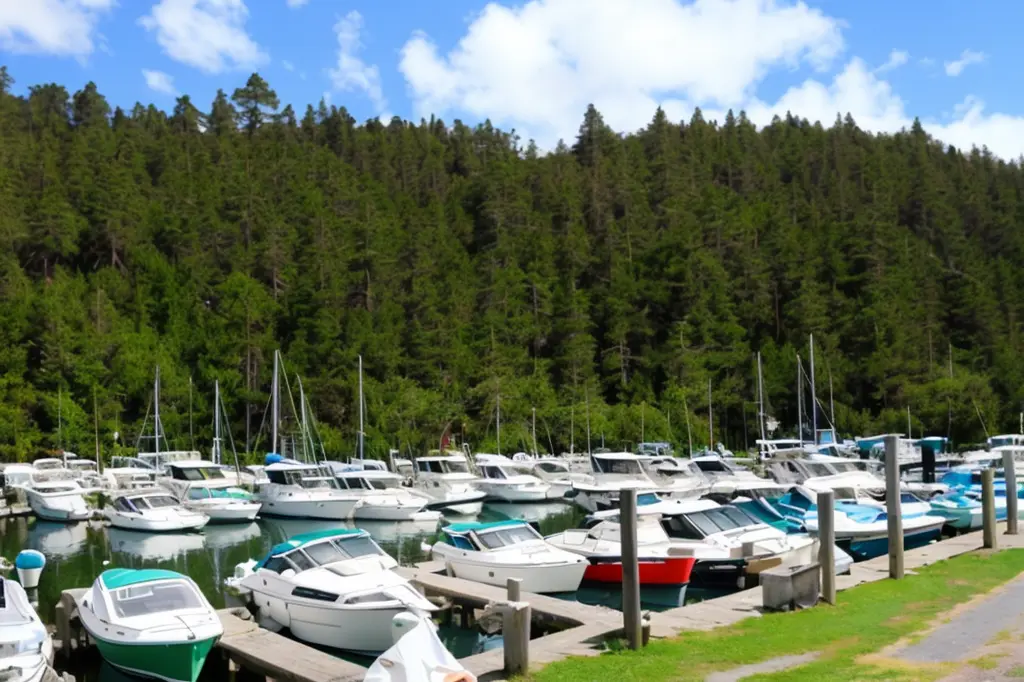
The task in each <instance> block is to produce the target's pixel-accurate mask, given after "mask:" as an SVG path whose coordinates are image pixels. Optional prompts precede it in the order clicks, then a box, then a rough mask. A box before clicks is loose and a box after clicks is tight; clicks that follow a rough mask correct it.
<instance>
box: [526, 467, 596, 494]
mask: <svg viewBox="0 0 1024 682" xmlns="http://www.w3.org/2000/svg"><path fill="white" fill-rule="evenodd" d="M513 461H516V460H515V458H513ZM516 464H519V465H520V466H522V465H523V464H525V465H526V466H528V467H529V471H530V473H532V474H533V475H534V476H536V477H537V478H539V479H540V480H542V481H544V482H545V483H547V484H548V485H549V486H551V487H550V488H549V489H548V499H551V500H560V499H563V498H564V497H565V494H566V493H567V492H569V491H570V490H571V489H572V486H573V484H575V483H593V482H594V477H593V476H591V475H590V474H586V473H582V472H579V471H573V470H572V462H571V461H570V460H569V458H567V457H540V458H536V459H530V460H526V461H520V462H516Z"/></svg>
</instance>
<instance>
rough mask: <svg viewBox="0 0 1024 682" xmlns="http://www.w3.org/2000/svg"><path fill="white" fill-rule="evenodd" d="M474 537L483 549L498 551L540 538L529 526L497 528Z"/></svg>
mask: <svg viewBox="0 0 1024 682" xmlns="http://www.w3.org/2000/svg"><path fill="white" fill-rule="evenodd" d="M476 537H477V540H479V541H480V544H481V545H483V547H484V548H485V549H498V548H500V547H510V546H512V545H521V544H523V543H524V542H533V541H534V540H537V539H538V538H540V535H538V534H537V531H535V530H534V529H533V528H531V527H530V526H525V525H524V526H509V527H508V528H499V529H497V530H492V531H488V532H486V533H477V536H476Z"/></svg>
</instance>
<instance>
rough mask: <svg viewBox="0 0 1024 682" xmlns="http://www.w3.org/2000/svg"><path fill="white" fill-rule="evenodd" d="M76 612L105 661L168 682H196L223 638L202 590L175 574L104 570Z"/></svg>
mask: <svg viewBox="0 0 1024 682" xmlns="http://www.w3.org/2000/svg"><path fill="white" fill-rule="evenodd" d="M78 612H79V616H80V618H81V621H82V627H83V628H85V631H86V632H87V633H89V637H90V638H91V639H92V640H93V641H94V642H95V643H96V648H97V649H99V652H100V655H101V656H103V659H104V660H105V661H107V663H109V664H111V665H112V666H114V667H115V668H118V669H120V670H122V671H123V672H126V673H128V674H130V675H137V676H139V677H147V678H155V679H159V680H164V681H165V682H195V681H196V678H198V677H199V673H200V672H201V671H202V669H203V663H204V662H205V661H206V657H207V655H208V654H209V653H210V650H211V649H213V646H214V644H216V642H217V640H218V639H220V637H221V635H223V634H224V627H223V626H222V625H221V622H220V618H219V617H218V616H217V612H216V611H214V609H213V607H212V606H210V602H209V601H207V600H206V597H204V596H203V593H202V592H201V591H200V590H199V587H198V586H197V585H196V584H195V582H193V581H192V579H191V578H189V577H188V576H185V575H182V574H180V573H175V572H174V571H166V570H160V569H142V570H133V569H129V568H114V569H109V570H106V571H104V572H103V573H101V574H100V575H99V577H98V578H96V581H95V582H94V583H93V584H92V587H90V588H89V591H88V592H86V593H85V596H83V597H82V598H81V600H80V601H79V603H78Z"/></svg>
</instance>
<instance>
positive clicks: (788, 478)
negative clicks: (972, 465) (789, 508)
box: [767, 455, 949, 500]
mask: <svg viewBox="0 0 1024 682" xmlns="http://www.w3.org/2000/svg"><path fill="white" fill-rule="evenodd" d="M881 468H882V463H881V462H876V461H874V460H856V459H846V458H841V457H826V456H822V455H819V456H816V457H814V458H813V459H811V458H808V459H776V460H775V461H773V462H771V463H770V464H769V465H768V467H767V470H768V473H769V474H770V475H771V477H772V478H774V479H775V480H776V481H778V482H779V483H783V484H787V485H810V487H813V488H824V487H836V488H854V489H857V490H860V491H861V492H862V493H863V494H866V495H868V496H870V497H873V498H874V499H876V500H884V499H885V478H884V477H883V476H882V475H881V474H882V471H881ZM900 490H902V491H905V492H910V493H913V494H915V495H918V496H921V497H931V496H933V495H941V494H942V493H945V492H947V491H948V490H949V486H948V485H946V484H945V483H941V482H940V483H923V482H920V481H918V482H914V481H906V480H901V481H900Z"/></svg>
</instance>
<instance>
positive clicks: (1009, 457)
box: [1003, 450, 1018, 535]
mask: <svg viewBox="0 0 1024 682" xmlns="http://www.w3.org/2000/svg"><path fill="white" fill-rule="evenodd" d="M1015 454H1016V453H1015V452H1014V451H1012V450H1010V451H1007V452H1004V453H1003V472H1004V478H1005V480H1006V534H1007V535H1016V534H1017V525H1018V524H1017V521H1018V517H1017V463H1016V462H1015V461H1014V459H1013V456H1014V455H1015Z"/></svg>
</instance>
